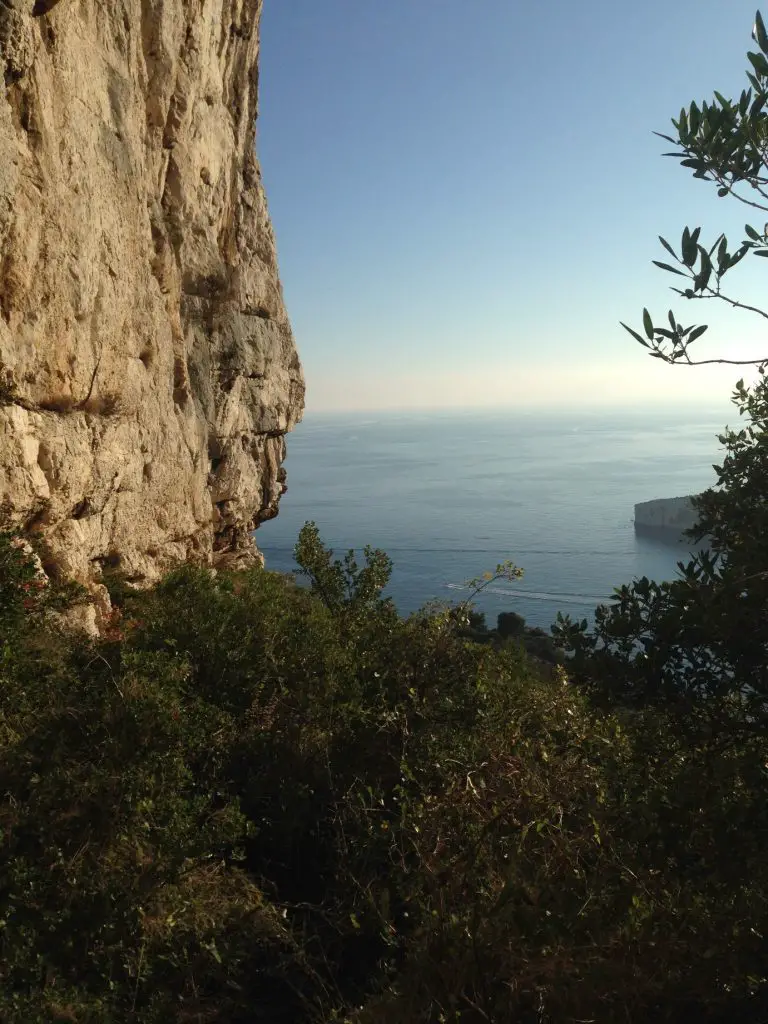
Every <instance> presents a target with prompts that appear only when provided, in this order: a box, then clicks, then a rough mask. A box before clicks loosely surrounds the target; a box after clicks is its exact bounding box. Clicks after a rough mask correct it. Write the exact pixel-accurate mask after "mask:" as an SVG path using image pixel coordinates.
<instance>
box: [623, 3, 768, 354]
mask: <svg viewBox="0 0 768 1024" xmlns="http://www.w3.org/2000/svg"><path fill="white" fill-rule="evenodd" d="M753 38H754V40H755V41H756V42H757V44H758V47H759V52H750V53H748V54H747V59H748V61H749V64H750V70H748V71H747V78H748V80H749V88H748V89H744V90H743V91H742V93H741V95H740V97H739V98H738V100H729V99H726V98H725V97H724V96H723V95H722V94H721V93H719V92H717V91H715V93H714V99H713V100H712V101H711V102H707V101H704V102H702V103H701V104H697V103H695V102H693V103H691V104H690V106H689V107H688V108H687V109H686V108H685V107H683V109H682V110H681V111H680V116H679V117H678V118H677V119H673V120H672V125H673V127H674V129H675V134H674V135H663V134H662V135H661V138H663V139H665V140H666V141H667V142H670V143H671V144H672V145H673V146H675V147H677V148H676V149H675V150H674V152H671V153H666V154H665V156H670V157H673V158H675V159H677V160H679V161H680V164H681V166H682V167H686V168H688V169H690V170H692V171H693V176H694V178H699V179H701V180H703V181H707V182H711V183H713V184H714V185H715V186H716V188H717V194H718V196H720V197H721V198H725V197H731V198H733V199H735V200H737V201H738V202H741V203H743V204H745V205H746V206H749V207H752V208H753V209H757V210H761V211H763V212H764V213H768V59H767V51H766V45H765V43H766V37H765V25H764V23H763V19H762V17H761V15H760V12H759V11H758V12H757V14H756V15H755V25H754V30H753ZM657 134H659V133H658V132H657ZM766 231H768V226H766V228H765V229H763V230H758V229H756V228H754V227H753V226H752V225H751V224H746V225H745V226H744V234H745V236H746V237H745V238H743V239H741V240H740V241H739V242H738V243H736V246H735V247H729V243H728V239H727V238H726V236H725V235H724V234H721V235H719V236H718V237H717V238H716V239H715V241H714V242H713V243H712V245H710V246H705V245H703V244H702V243H701V241H700V236H701V228H700V227H697V228H694V229H693V230H691V229H690V228H688V227H685V228H684V229H683V232H682V236H681V238H680V247H679V250H677V251H676V250H675V248H674V247H673V246H672V245H671V244H670V243H669V242H668V241H667V240H666V239H665V238H662V237H661V236H659V241H660V242H661V245H662V246H663V248H664V249H665V251H666V252H667V254H668V255H669V256H671V257H672V259H673V260H674V264H670V263H668V262H662V261H660V260H654V261H653V263H654V264H655V266H657V267H659V268H660V269H661V270H663V271H665V272H666V273H669V274H674V275H675V276H676V277H682V278H685V279H687V281H688V283H687V284H683V285H681V287H673V288H672V291H674V292H675V293H676V294H677V295H679V296H681V297H682V298H685V299H689V300H692V299H693V300H696V299H711V298H715V299H718V300H720V301H722V302H725V303H726V304H727V305H729V306H731V307H733V308H737V309H746V310H749V311H750V312H752V313H755V314H757V315H758V316H761V317H763V318H764V319H768V313H766V312H765V311H764V310H762V309H759V308H757V307H756V306H752V305H750V304H748V303H745V302H742V301H740V300H739V299H736V298H734V297H733V296H731V295H727V294H725V293H724V292H723V290H722V281H723V279H724V278H725V276H726V274H728V273H729V272H730V271H731V270H733V268H734V267H736V266H737V265H738V264H739V263H741V261H742V260H743V259H744V257H745V256H746V255H747V254H748V253H752V254H753V255H755V256H759V257H766V256H768V234H767V233H766ZM642 320H643V329H642V332H640V331H636V330H634V329H633V328H632V327H628V326H627V324H625V323H622V324H621V326H622V327H623V328H624V329H625V330H626V331H628V332H629V334H630V335H631V336H632V337H633V338H634V339H635V341H637V342H638V343H639V344H640V345H643V346H644V347H645V348H647V349H649V350H650V355H651V356H652V357H653V358H655V359H663V360H664V361H665V362H668V363H682V364H685V365H701V364H703V363H733V364H736V365H738V364H745V365H746V364H750V363H751V364H756V365H758V367H759V368H760V371H761V372H763V371H764V369H765V366H766V364H767V362H768V357H766V356H760V357H757V358H755V359H744V360H733V359H726V358H722V357H720V358H715V359H692V358H691V352H690V348H691V346H692V345H693V344H694V343H695V342H696V341H698V339H699V338H701V337H702V335H703V334H704V333H705V332H706V330H707V325H705V324H701V325H698V326H697V325H689V326H687V327H684V326H683V325H682V324H681V323H680V322H679V321H678V320H677V318H676V317H675V314H674V313H673V312H672V310H669V312H668V314H667V320H668V322H669V326H668V327H667V326H663V327H662V326H659V325H658V323H654V321H653V319H652V317H651V315H650V313H649V312H648V310H647V309H644V310H643V316H642Z"/></svg>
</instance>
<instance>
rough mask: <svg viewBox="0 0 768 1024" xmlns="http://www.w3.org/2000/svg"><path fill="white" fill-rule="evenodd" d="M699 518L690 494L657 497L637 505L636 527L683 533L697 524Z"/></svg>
mask: <svg viewBox="0 0 768 1024" xmlns="http://www.w3.org/2000/svg"><path fill="white" fill-rule="evenodd" d="M697 519H698V516H697V513H696V511H695V509H694V507H693V505H692V504H691V498H690V496H684V497H678V498H655V499H654V500H653V501H641V502H639V503H638V504H637V505H635V529H640V530H643V529H646V530H665V531H669V532H671V533H682V532H683V530H690V529H691V527H693V526H695V525H696V522H697Z"/></svg>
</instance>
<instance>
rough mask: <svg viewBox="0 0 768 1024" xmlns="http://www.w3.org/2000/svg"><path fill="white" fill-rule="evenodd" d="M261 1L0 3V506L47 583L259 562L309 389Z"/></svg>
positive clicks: (145, 577) (141, 578)
mask: <svg viewBox="0 0 768 1024" xmlns="http://www.w3.org/2000/svg"><path fill="white" fill-rule="evenodd" d="M261 6H262V0H0V66H2V70H3V73H4V79H5V88H4V90H3V92H2V95H0V502H2V505H3V508H4V512H5V514H6V515H5V518H6V519H7V518H8V516H10V518H11V519H12V520H13V521H14V522H15V523H18V524H22V525H24V526H25V527H26V528H28V529H31V530H34V531H37V532H39V533H41V534H42V535H43V539H44V541H45V546H46V548H47V550H48V552H49V554H48V555H47V556H46V568H47V569H48V570H49V571H54V572H61V573H65V574H68V575H71V576H74V577H75V578H78V579H80V580H83V581H90V582H92V583H95V581H97V580H98V579H99V576H100V572H101V568H102V567H103V566H104V565H105V564H109V565H119V567H120V569H121V570H122V571H124V572H125V573H126V574H127V575H128V578H129V579H134V580H136V581H137V582H150V581H151V580H153V579H155V578H157V576H158V575H159V574H160V573H162V572H163V571H164V570H165V569H167V568H168V567H169V566H171V565H172V564H174V563H175V562H178V561H180V560H184V559H188V558H192V559H200V560H202V561H204V562H208V563H213V564H218V563H226V562H231V561H233V560H235V561H236V560H239V559H246V560H247V559H250V558H253V557H258V553H257V551H256V548H255V546H254V544H253V542H252V541H251V538H250V531H252V530H253V529H254V528H255V527H257V526H258V525H259V523H260V522H263V521H264V520H266V519H269V518H271V517H272V516H274V515H275V514H276V512H277V503H278V500H279V497H280V494H281V491H282V489H283V470H282V469H281V462H282V459H283V456H284V434H285V433H286V431H288V430H290V429H291V427H292V426H293V425H294V424H295V423H296V421H297V420H298V419H299V418H300V416H301V412H302V407H303V395H304V385H303V378H302V372H301V366H300V363H299V359H298V356H297V353H296V348H295V346H294V341H293V337H292V334H291V329H290V325H289V322H288V318H287V316H286V312H285V308H284V306H283V300H282V293H281V288H280V283H279V279H278V273H277V261H276V256H275V242H274V237H273V232H272V227H271V224H270V221H269V217H268V214H267V208H266V202H265V197H264V191H263V188H262V184H261V177H260V171H259V166H258V163H257V160H256V155H255V151H254V136H255V120H256V104H257V78H258V71H257V59H258V51H259V36H258V26H259V17H260V13H261Z"/></svg>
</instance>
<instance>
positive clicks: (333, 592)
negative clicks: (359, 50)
mask: <svg viewBox="0 0 768 1024" xmlns="http://www.w3.org/2000/svg"><path fill="white" fill-rule="evenodd" d="M755 37H756V39H757V42H758V45H759V49H760V52H759V53H751V54H750V55H749V60H750V65H751V69H752V70H751V71H750V72H749V76H750V89H749V90H746V91H745V92H744V93H743V94H742V96H741V98H740V99H739V100H738V101H736V102H731V101H728V100H726V99H725V98H724V97H722V96H721V95H720V94H719V93H716V94H715V101H714V103H712V104H703V105H701V106H697V105H696V104H692V105H691V107H690V109H689V110H687V111H686V110H683V111H682V112H681V115H680V118H679V120H677V121H675V122H673V123H674V125H675V129H676V133H677V134H676V136H675V137H674V138H671V139H670V141H672V142H673V144H675V145H676V146H678V147H679V151H678V152H677V154H676V155H678V156H680V157H681V159H682V161H683V164H684V166H687V167H689V168H691V169H692V170H693V172H694V175H695V176H696V177H698V178H703V179H704V180H708V181H712V182H714V183H715V185H716V187H717V189H718V191H719V193H720V194H721V195H722V196H723V197H726V196H728V195H737V194H738V190H739V189H740V188H742V187H745V188H746V189H747V190H749V191H748V194H749V196H750V197H751V199H750V201H751V202H752V204H753V205H758V206H760V207H761V208H762V209H768V198H766V197H768V178H766V177H765V173H764V172H765V167H766V166H768V147H767V145H766V142H765V140H766V138H768V134H767V133H766V125H768V116H766V114H765V108H766V104H767V103H768V36H767V35H766V32H765V28H764V26H763V22H762V19H761V18H760V16H759V15H758V18H757V24H756V26H755ZM761 197H763V198H764V199H766V203H765V205H762V206H761V203H762V199H761ZM745 234H746V235H747V237H746V239H745V240H744V241H743V242H742V243H741V244H740V245H739V246H738V248H737V249H735V250H734V251H729V248H728V242H727V240H726V239H725V238H724V237H723V236H720V237H719V238H718V239H717V240H716V241H715V243H714V245H713V246H712V247H711V248H710V249H705V248H704V247H703V245H701V244H700V242H699V238H700V231H699V229H698V228H697V229H694V230H693V231H691V230H690V229H689V228H686V229H685V231H684V232H683V236H682V239H681V249H680V253H679V254H677V253H676V252H675V250H674V248H673V247H672V246H671V245H670V244H669V243H668V242H666V241H665V240H663V245H664V247H665V249H666V250H667V251H668V253H669V254H671V256H672V257H673V258H674V260H675V264H676V265H674V266H673V265H672V264H667V263H664V264H661V263H660V264H659V266H661V267H662V269H664V270H665V271H666V272H668V273H672V274H674V275H676V276H682V277H686V278H688V279H689V281H688V284H687V285H686V287H684V288H681V289H678V291H679V294H680V296H681V297H682V298H684V299H687V300H689V301H690V300H693V301H695V300H696V299H697V298H713V299H716V300H720V301H725V302H727V303H730V304H731V305H735V304H738V301H737V300H736V299H734V298H733V297H731V296H728V295H726V293H725V292H724V291H723V290H722V288H721V281H722V278H723V277H724V276H725V274H726V273H728V272H729V271H730V270H732V269H733V268H734V267H735V266H736V265H737V264H738V263H739V262H740V261H741V260H742V259H743V258H744V257H745V256H746V255H748V254H750V252H753V253H754V254H756V255H758V256H766V255H768V240H766V236H765V235H764V234H761V233H760V232H759V231H757V230H756V229H755V228H753V227H751V226H750V225H747V226H746V228H745ZM757 312H758V313H759V312H760V311H759V310H758V311H757ZM760 315H763V316H765V315H766V314H760ZM668 322H669V327H668V328H667V327H664V328H659V327H658V326H656V325H654V323H653V320H652V318H651V316H650V314H649V313H648V312H647V311H644V313H643V327H642V333H641V332H636V331H634V330H633V329H631V328H627V329H628V330H630V333H632V334H633V335H634V336H635V338H636V339H637V340H638V341H639V342H641V343H642V344H643V345H644V346H646V347H647V348H648V349H649V350H650V353H651V355H652V356H654V357H655V358H661V359H664V360H666V361H668V362H673V363H675V362H677V363H681V362H682V363H690V364H693V363H695V362H697V361H698V362H702V361H704V362H706V361H711V360H694V359H692V357H691V353H690V346H691V345H692V344H693V343H694V342H696V341H697V339H698V338H699V337H701V335H702V334H703V333H704V331H703V329H702V328H701V327H682V326H681V325H680V323H679V321H678V320H677V319H676V317H675V316H674V314H673V313H671V312H670V313H669V316H668ZM717 361H723V362H734V361H735V360H728V359H727V358H726V357H721V358H720V359H719V360H717ZM757 362H758V363H759V364H760V367H759V368H760V370H761V374H762V371H763V370H764V368H765V362H763V361H761V360H757ZM734 397H735V402H736V405H737V408H738V411H739V414H740V415H741V417H742V421H743V426H742V427H741V429H728V430H726V431H725V433H724V434H723V435H722V437H721V439H720V440H721V442H722V444H723V445H724V447H725V457H724V459H723V462H722V465H721V466H720V467H719V468H718V482H717V484H716V486H715V487H714V488H712V489H711V490H709V491H707V492H706V493H705V494H704V495H702V496H701V497H700V498H699V499H697V508H698V511H699V516H700V522H699V528H698V531H697V536H704V535H706V536H708V537H709V538H711V547H710V550H709V551H708V552H707V553H706V554H700V555H698V556H696V557H694V558H692V559H691V560H690V561H689V562H688V563H686V564H681V566H680V575H679V578H678V579H676V580H674V581H671V582H661V583H657V582H653V581H650V580H645V579H643V580H636V581H634V582H632V583H630V584H627V585H625V586H623V587H620V588H619V589H618V590H617V591H616V593H615V596H614V599H613V600H612V602H611V603H610V604H609V605H607V606H604V607H601V608H598V609H597V612H596V617H595V624H594V626H593V627H592V628H590V627H589V626H588V624H587V623H586V622H581V623H576V622H572V621H571V620H569V619H568V618H567V617H565V618H563V617H561V618H560V619H559V620H558V623H557V624H556V626H555V627H554V629H553V637H551V638H550V637H547V636H542V635H541V634H540V633H536V631H531V630H527V629H526V628H525V625H524V623H523V622H522V620H520V619H519V616H515V615H514V614H512V613H507V614H506V615H502V616H500V617H499V620H498V621H497V625H496V628H495V629H488V627H487V626H486V624H485V621H484V619H482V617H481V616H479V614H478V613H477V612H476V611H475V610H474V609H473V608H472V607H471V605H468V604H464V605H461V606H459V607H458V608H449V607H433V608H430V609H428V610H425V611H423V612H421V613H419V614H416V615H412V616H410V617H408V618H403V617H401V616H399V615H398V614H397V612H396V610H395V608H394V607H393V605H392V603H391V602H390V601H389V600H387V599H386V598H385V597H384V596H383V594H384V592H385V587H386V584H387V581H388V579H389V574H390V571H391V564H390V562H389V559H388V558H387V556H386V555H385V554H384V553H382V552H380V551H377V550H374V549H370V548H369V549H366V550H365V552H364V553H363V555H362V556H361V557H360V560H359V561H358V560H357V558H356V557H355V555H354V554H353V553H349V554H348V555H347V556H345V557H344V558H343V559H341V560H336V559H334V557H333V554H332V552H330V551H328V550H327V549H326V548H325V547H324V546H323V544H322V541H321V539H320V537H319V536H318V533H317V530H316V529H315V527H314V526H313V525H312V524H307V525H306V526H305V528H304V529H303V531H302V532H301V535H300V537H299V540H298V544H297V548H296V557H297V562H298V564H299V566H300V568H301V571H302V572H303V574H304V575H305V577H306V581H307V582H308V583H309V586H308V587H303V586H298V585H297V584H296V583H295V582H294V581H292V580H290V579H287V578H285V577H281V576H279V575H277V574H274V573H270V572H268V571H266V570H263V569H258V568H255V569H253V570H251V571H249V572H243V573H227V572H219V573H213V572H211V571H209V570H207V569H204V568H200V567H196V566H192V565H189V566H185V567H182V568H180V569H178V570H177V571H175V572H173V573H171V574H170V575H169V576H168V577H167V578H165V579H164V580H163V581H162V582H161V583H160V584H158V585H157V586H155V587H154V589H152V590H150V591H147V592H144V593H140V594H138V593H135V592H133V591H132V589H131V588H130V587H129V586H127V585H126V582H125V581H123V580H121V579H120V578H119V577H118V576H116V575H114V574H113V575H112V577H111V578H110V579H108V583H109V586H110V589H111V592H112V597H113V603H114V613H113V616H112V619H111V621H110V623H109V625H108V628H107V629H105V630H104V632H103V635H102V636H101V638H99V639H98V640H92V639H88V638H86V637H85V636H83V635H82V634H81V633H77V632H75V631H74V630H72V629H70V628H68V627H67V625H66V622H67V619H66V610H67V608H68V606H70V605H72V604H76V603H77V602H78V601H82V600H83V595H82V593H81V592H80V591H79V589H78V588H77V587H74V586H71V585H66V584H61V585H59V584H57V583H55V582H49V581H47V580H46V579H45V578H43V577H38V575H37V572H36V569H35V563H34V560H33V558H32V557H31V556H30V555H29V554H28V553H27V552H26V551H25V549H24V548H23V547H21V546H19V544H18V538H17V537H15V536H14V534H13V532H12V531H8V532H5V533H3V534H0V835H1V837H2V843H1V845H0V1021H3V1022H4V1024H6V1022H7V1024H48V1022H57V1021H58V1022H73V1024H101V1022H104V1024H121V1022H136V1024H213V1022H219V1024H251V1022H263V1024H320V1022H333V1021H336V1022H339V1024H341V1022H346V1024H416V1022H425V1024H447V1022H461V1024H481V1022H489V1021H490V1022H495V1024H508V1022H514V1024H545V1022H551V1024H576V1022H580V1024H585V1022H598V1024H603V1022H605V1024H612V1022H619V1021H621V1022H630V1024H646V1022H647V1024H651V1022H660V1021H661V1022H664V1021H669V1022H671V1021H675V1022H681V1021H682V1022H691V1024H693V1022H696V1024H699V1022H704V1024H707V1022H710V1024H713V1022H722V1024H726V1022H728V1024H756V1022H760V1021H766V1020H768V858H767V857H766V836H768V801H767V800H766V793H767V788H766V785H767V783H768V778H767V776H768V728H767V726H768V704H767V703H766V702H767V700H768V618H767V610H768V600H767V599H768V384H767V383H766V380H765V377H764V375H761V377H760V380H759V382H758V383H757V385H755V386H754V387H745V386H744V385H743V383H740V384H739V385H738V386H737V389H736V394H735V396H734ZM497 572H499V573H501V574H508V578H514V577H515V574H516V573H517V570H515V568H514V567H513V566H508V565H502V566H499V567H498V570H497ZM482 585H483V583H482V582H479V583H478V586H479V587H481V586H482ZM62 613H64V614H62ZM553 641H554V643H556V644H557V646H558V650H555V648H554V646H553Z"/></svg>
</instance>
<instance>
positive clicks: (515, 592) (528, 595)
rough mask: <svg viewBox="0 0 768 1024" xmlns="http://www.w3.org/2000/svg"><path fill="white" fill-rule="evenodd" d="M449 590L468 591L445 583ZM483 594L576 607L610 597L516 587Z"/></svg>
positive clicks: (464, 584)
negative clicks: (545, 591)
mask: <svg viewBox="0 0 768 1024" xmlns="http://www.w3.org/2000/svg"><path fill="white" fill-rule="evenodd" d="M445 586H446V587H447V588H448V589H449V590H469V589H470V588H469V587H468V586H467V584H466V583H446V584H445ZM483 593H484V594H499V595H501V596H503V597H520V598H525V600H527V601H553V602H555V603H557V604H577V605H598V604H605V603H606V602H607V601H610V600H611V599H610V597H606V596H605V595H603V596H602V597H596V596H595V595H594V594H558V593H543V592H541V591H537V590H522V589H519V588H517V587H515V588H514V589H513V588H512V587H485V588H484V590H483Z"/></svg>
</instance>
